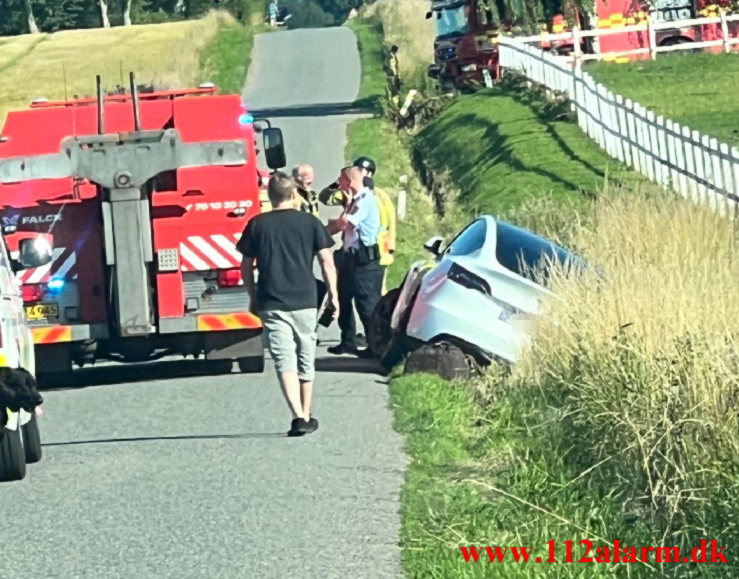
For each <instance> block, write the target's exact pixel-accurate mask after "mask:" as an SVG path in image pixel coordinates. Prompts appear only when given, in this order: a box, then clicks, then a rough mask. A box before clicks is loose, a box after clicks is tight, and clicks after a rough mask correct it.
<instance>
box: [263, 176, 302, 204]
mask: <svg viewBox="0 0 739 579" xmlns="http://www.w3.org/2000/svg"><path fill="white" fill-rule="evenodd" d="M296 192H297V185H296V183H295V181H294V180H293V178H292V177H290V176H289V175H286V174H285V173H283V172H282V171H275V172H274V173H273V174H272V176H271V177H270V178H269V185H268V187H267V195H268V196H269V202H270V203H271V204H272V205H273V206H276V205H280V204H281V203H284V202H285V201H289V200H290V199H292V197H293V196H294V195H295V193H296Z"/></svg>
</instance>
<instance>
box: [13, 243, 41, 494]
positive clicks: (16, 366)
mask: <svg viewBox="0 0 739 579" xmlns="http://www.w3.org/2000/svg"><path fill="white" fill-rule="evenodd" d="M18 249H19V251H18V252H17V254H15V255H14V256H11V255H10V253H9V251H8V246H7V244H6V242H5V238H4V236H2V235H0V481H12V480H21V479H23V478H24V477H25V476H26V464H28V463H34V462H38V461H39V460H41V437H40V435H39V429H38V424H37V422H36V416H37V412H38V410H39V409H40V403H41V402H42V399H41V396H40V395H39V393H38V390H37V389H36V381H35V374H36V359H35V356H34V348H33V336H32V334H31V330H30V328H29V326H28V322H27V321H26V316H25V311H24V309H23V298H22V294H21V286H20V284H19V283H18V281H17V280H16V273H18V272H19V271H22V270H24V269H29V268H34V267H41V266H43V265H46V264H48V263H49V262H51V257H52V245H51V243H50V242H49V240H48V239H47V238H46V237H44V236H33V237H29V238H26V239H21V240H20V242H19V244H18Z"/></svg>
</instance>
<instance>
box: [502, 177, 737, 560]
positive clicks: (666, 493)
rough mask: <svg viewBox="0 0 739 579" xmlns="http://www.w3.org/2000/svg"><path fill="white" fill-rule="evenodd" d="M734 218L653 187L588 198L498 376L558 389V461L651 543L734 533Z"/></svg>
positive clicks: (731, 537)
mask: <svg viewBox="0 0 739 579" xmlns="http://www.w3.org/2000/svg"><path fill="white" fill-rule="evenodd" d="M738 234H739V231H738V230H737V226H736V224H735V223H733V222H732V221H731V220H729V219H727V218H724V217H721V216H720V215H718V214H716V213H715V212H713V211H711V210H710V209H709V208H707V207H696V206H695V205H693V204H692V203H690V202H689V201H685V200H683V199H679V198H677V197H673V196H671V195H669V194H667V193H665V192H663V191H661V190H660V191H653V190H651V189H650V190H644V191H636V192H626V191H615V192H610V193H607V194H604V195H602V196H601V197H600V198H599V199H598V200H597V201H596V202H595V203H594V207H593V214H592V215H591V216H590V221H589V223H588V224H587V225H578V227H577V228H576V230H575V231H574V232H573V233H572V237H573V241H574V242H575V243H576V244H577V246H578V247H580V248H582V250H583V253H584V254H585V255H586V257H587V258H589V259H590V260H591V261H592V262H594V263H597V264H600V265H601V266H602V267H603V269H604V271H605V278H606V279H605V280H603V279H600V278H595V277H590V278H589V279H585V278H581V279H579V280H573V279H569V280H568V279H565V278H564V277H562V276H555V278H554V280H553V281H552V283H553V286H554V288H555V292H556V293H557V294H558V296H559V298H560V299H558V300H556V301H552V302H551V304H550V305H549V311H548V312H547V315H546V316H545V317H544V318H542V321H541V323H540V324H539V328H538V331H537V334H536V337H535V340H534V341H533V343H532V347H531V349H530V352H529V353H528V357H527V358H526V360H524V362H523V363H522V364H521V366H520V367H519V368H518V371H517V374H516V376H514V378H513V380H512V383H511V386H512V385H514V384H515V387H516V388H521V387H529V386H530V385H532V384H533V385H535V387H537V388H547V389H552V390H554V391H560V392H562V393H563V395H564V399H565V404H566V405H567V409H566V415H567V416H569V419H568V420H569V431H570V432H571V433H572V437H573V439H572V446H573V448H576V449H577V452H575V453H573V456H572V460H573V461H575V462H577V463H578V464H579V467H580V469H581V470H582V471H586V470H588V469H591V468H594V467H595V466H596V465H599V466H598V468H597V469H594V470H593V471H592V472H591V473H590V474H589V476H590V477H592V479H594V480H595V481H597V482H598V483H599V484H600V485H601V486H602V488H610V489H611V492H612V495H613V496H614V497H616V498H617V499H619V500H620V501H621V503H622V504H623V508H624V511H625V512H626V513H627V515H628V516H630V517H633V518H635V519H639V520H641V521H643V522H644V523H646V524H647V525H648V526H649V527H651V528H652V529H653V532H654V538H655V540H656V541H658V542H660V543H661V544H677V545H679V546H681V547H687V546H689V545H692V544H693V542H694V541H695V540H696V537H706V536H707V535H708V536H710V538H711V539H713V538H716V539H718V540H719V541H720V542H722V544H727V543H728V544H733V541H736V539H738V538H739V531H737V528H736V524H735V523H734V522H733V521H734V515H735V513H736V512H737V509H739V498H738V497H737V493H736V492H735V490H736V487H737V483H739V466H738V465H739V428H738V426H739V425H738V424H737V416H738V414H737V411H738V410H739V357H737V354H736V351H737V338H738V337H739V332H737V327H736V320H737V319H739V302H737V301H736V300H733V299H730V297H729V296H731V295H732V294H733V292H734V288H735V285H736V280H737V279H739V256H738V255H737V253H736V245H737V240H738V239H739V235H738Z"/></svg>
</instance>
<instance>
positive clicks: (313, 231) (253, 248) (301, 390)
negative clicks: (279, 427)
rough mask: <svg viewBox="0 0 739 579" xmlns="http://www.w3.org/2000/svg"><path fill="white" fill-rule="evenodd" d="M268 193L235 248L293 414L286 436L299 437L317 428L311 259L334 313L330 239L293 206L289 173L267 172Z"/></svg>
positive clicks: (336, 303)
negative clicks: (268, 207) (265, 208)
mask: <svg viewBox="0 0 739 579" xmlns="http://www.w3.org/2000/svg"><path fill="white" fill-rule="evenodd" d="M268 194H269V200H270V203H271V204H272V211H270V212H268V213H262V214H260V215H257V216H256V217H254V218H252V219H251V220H250V221H249V223H247V225H246V228H245V229H244V233H243V235H242V236H241V239H240V240H239V243H238V244H237V246H236V247H237V249H238V250H239V251H240V252H241V253H242V254H243V255H244V259H243V260H242V263H241V272H242V275H243V278H244V284H245V285H246V289H247V292H248V293H249V299H250V309H251V311H252V312H253V313H255V314H257V315H258V316H259V317H260V318H261V320H262V324H263V326H264V330H265V332H266V334H267V340H268V343H269V351H270V354H271V355H272V358H273V359H274V361H275V366H276V368H277V375H278V377H279V379H280V385H281V386H282V391H283V393H284V395H285V399H286V400H287V402H288V406H289V407H290V410H291V412H292V414H293V421H292V424H291V427H290V431H289V432H288V436H301V435H303V434H306V433H308V432H313V431H315V430H316V428H318V421H317V420H316V419H315V418H313V417H311V414H310V405H311V399H312V396H313V380H314V378H315V358H316V320H317V316H318V309H317V307H316V304H317V299H318V296H317V294H316V282H315V278H314V277H313V258H314V257H315V256H316V255H317V256H318V259H319V263H320V265H321V271H322V272H323V280H324V282H325V283H326V287H327V288H328V291H327V293H328V301H329V303H330V304H332V305H333V307H334V310H335V312H334V317H337V316H338V311H339V300H338V297H337V295H338V294H337V292H336V268H335V267H334V261H333V256H332V255H331V252H330V248H331V247H332V246H333V245H334V240H333V239H332V238H331V235H330V234H329V233H328V231H326V229H325V228H324V226H323V224H322V223H321V221H320V220H319V219H318V218H317V217H315V216H313V215H311V214H310V213H305V212H302V211H298V210H297V209H295V195H297V194H298V193H297V186H296V184H295V182H294V181H293V179H292V178H291V177H290V176H288V175H285V174H284V173H281V172H277V173H275V174H273V175H272V177H271V178H270V180H269V187H268ZM255 261H256V267H257V269H258V270H259V281H258V283H256V284H255V282H254V264H255ZM255 286H256V288H255Z"/></svg>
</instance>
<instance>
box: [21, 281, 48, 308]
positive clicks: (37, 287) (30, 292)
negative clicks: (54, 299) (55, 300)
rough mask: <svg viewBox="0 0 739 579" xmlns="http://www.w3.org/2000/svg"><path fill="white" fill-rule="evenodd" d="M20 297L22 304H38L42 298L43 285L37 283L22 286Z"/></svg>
mask: <svg viewBox="0 0 739 579" xmlns="http://www.w3.org/2000/svg"><path fill="white" fill-rule="evenodd" d="M21 296H23V302H24V303H26V304H32V303H34V302H40V301H41V300H42V299H43V297H44V285H43V284H38V283H36V284H28V285H23V286H22V287H21Z"/></svg>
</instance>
